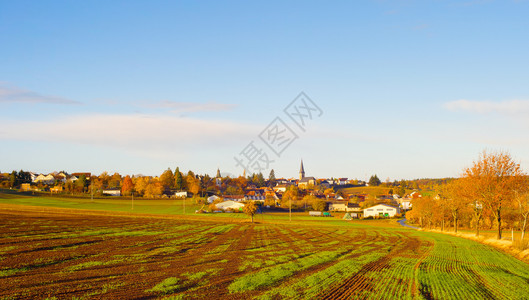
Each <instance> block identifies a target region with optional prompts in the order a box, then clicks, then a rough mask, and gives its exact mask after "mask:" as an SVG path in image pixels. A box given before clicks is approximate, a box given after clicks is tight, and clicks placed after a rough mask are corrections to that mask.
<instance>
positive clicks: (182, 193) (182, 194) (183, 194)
mask: <svg viewBox="0 0 529 300" xmlns="http://www.w3.org/2000/svg"><path fill="white" fill-rule="evenodd" d="M174 196H175V197H176V198H186V197H187V192H186V191H179V192H175V193H174Z"/></svg>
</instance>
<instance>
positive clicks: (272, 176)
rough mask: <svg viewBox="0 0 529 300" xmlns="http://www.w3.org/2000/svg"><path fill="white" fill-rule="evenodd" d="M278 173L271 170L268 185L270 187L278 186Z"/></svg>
mask: <svg viewBox="0 0 529 300" xmlns="http://www.w3.org/2000/svg"><path fill="white" fill-rule="evenodd" d="M276 181H277V179H276V172H274V169H272V170H270V175H268V185H269V186H275V185H276Z"/></svg>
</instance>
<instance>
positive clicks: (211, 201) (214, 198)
mask: <svg viewBox="0 0 529 300" xmlns="http://www.w3.org/2000/svg"><path fill="white" fill-rule="evenodd" d="M218 199H220V197H219V196H217V195H213V196H209V197H208V203H213V202H215V201H217V200H218Z"/></svg>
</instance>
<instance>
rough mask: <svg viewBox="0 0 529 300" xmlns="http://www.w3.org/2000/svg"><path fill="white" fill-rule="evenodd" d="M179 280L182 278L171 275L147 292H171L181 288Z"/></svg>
mask: <svg viewBox="0 0 529 300" xmlns="http://www.w3.org/2000/svg"><path fill="white" fill-rule="evenodd" d="M179 282H180V279H178V278H176V277H169V278H166V279H164V281H162V282H160V283H159V284H157V285H155V286H154V287H153V288H152V289H150V290H147V291H146V292H156V293H161V294H170V293H172V292H174V291H176V290H178V289H180V288H181V286H180V285H179V284H178V283H179Z"/></svg>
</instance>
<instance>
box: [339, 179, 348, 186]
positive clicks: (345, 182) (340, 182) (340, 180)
mask: <svg viewBox="0 0 529 300" xmlns="http://www.w3.org/2000/svg"><path fill="white" fill-rule="evenodd" d="M345 184H347V178H339V179H338V185H345Z"/></svg>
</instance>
